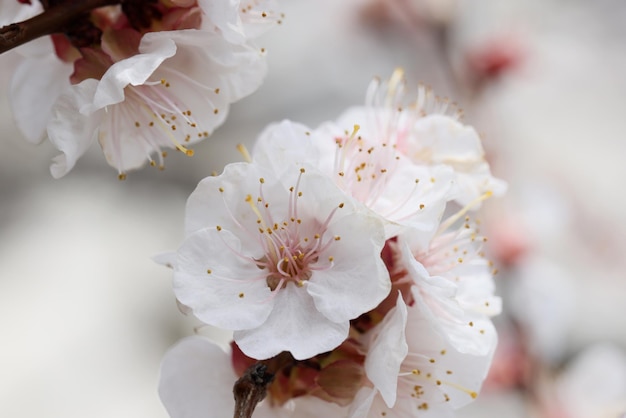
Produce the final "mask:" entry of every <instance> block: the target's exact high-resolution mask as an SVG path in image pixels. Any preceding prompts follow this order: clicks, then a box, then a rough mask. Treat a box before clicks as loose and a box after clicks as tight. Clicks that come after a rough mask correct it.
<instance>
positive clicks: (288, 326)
mask: <svg viewBox="0 0 626 418" xmlns="http://www.w3.org/2000/svg"><path fill="white" fill-rule="evenodd" d="M306 286H307V285H306V283H305V284H304V286H303V287H298V286H296V285H294V284H292V283H288V284H287V286H286V287H285V288H284V289H281V290H280V291H279V292H278V294H277V295H276V296H275V299H276V300H275V303H274V309H273V310H272V313H271V314H270V316H269V317H268V318H267V321H266V322H265V323H264V324H263V326H262V327H259V328H255V329H251V330H244V331H235V334H234V339H235V341H236V342H237V345H239V348H241V351H243V352H244V353H245V354H246V355H247V356H249V357H252V358H256V359H266V358H269V357H272V356H275V355H276V354H278V353H280V352H282V351H289V352H291V354H292V355H293V356H294V357H295V358H296V359H298V360H304V359H308V358H311V357H313V356H315V355H317V354H319V353H323V352H326V351H330V350H332V349H333V348H335V347H337V346H338V345H339V344H341V343H342V342H343V341H344V340H345V339H346V338H347V337H348V328H349V324H348V322H342V323H336V322H333V321H331V320H329V319H327V318H326V317H325V316H324V315H322V313H321V312H319V311H318V310H317V308H316V306H315V304H314V303H313V299H312V298H311V296H309V294H308V293H307V289H306Z"/></svg>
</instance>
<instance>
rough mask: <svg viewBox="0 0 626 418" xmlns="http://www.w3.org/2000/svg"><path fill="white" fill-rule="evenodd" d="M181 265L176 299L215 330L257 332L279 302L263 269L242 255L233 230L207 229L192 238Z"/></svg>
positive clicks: (184, 248) (180, 258) (186, 244)
mask: <svg viewBox="0 0 626 418" xmlns="http://www.w3.org/2000/svg"><path fill="white" fill-rule="evenodd" d="M236 253H237V254H239V255H237V254H236ZM225 255H226V256H225ZM175 266H176V267H175V271H174V293H175V294H176V298H177V299H178V300H179V301H180V302H181V303H183V304H184V305H187V306H189V307H191V308H192V309H193V313H194V315H195V316H196V317H198V319H200V320H201V321H203V322H205V323H207V324H209V325H213V326H217V327H221V328H226V329H231V330H235V329H248V328H254V327H258V326H260V325H261V324H263V323H264V322H265V320H266V319H267V317H268V315H269V314H270V312H271V310H272V307H273V305H274V302H275V301H274V300H273V299H272V298H271V297H270V294H271V292H270V289H269V287H268V286H267V283H266V280H265V278H264V277H260V276H261V275H260V273H261V270H259V269H258V268H257V267H256V264H254V262H251V261H250V259H249V256H248V255H246V254H245V253H241V245H240V241H239V239H238V238H237V237H236V236H235V235H233V234H232V233H231V232H230V231H227V230H222V231H221V232H218V231H217V230H216V229H214V228H212V229H202V230H199V231H197V232H196V233H194V234H193V235H191V236H189V237H187V239H185V241H184V242H183V244H182V246H181V247H180V249H179V250H178V258H177V260H176V265H175Z"/></svg>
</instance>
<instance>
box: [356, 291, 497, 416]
mask: <svg viewBox="0 0 626 418" xmlns="http://www.w3.org/2000/svg"><path fill="white" fill-rule="evenodd" d="M414 292H415V291H414ZM387 316H389V318H385V322H384V327H383V328H381V329H380V330H377V329H375V330H374V331H373V332H374V334H375V335H374V337H373V341H372V342H371V346H370V348H369V350H368V354H367V355H368V357H367V359H366V366H365V367H366V373H367V375H368V378H369V379H370V380H371V382H372V384H373V387H367V386H365V387H363V388H362V389H361V391H360V392H359V393H358V394H357V396H356V398H355V400H354V402H353V404H352V406H351V410H350V414H349V417H350V418H365V417H367V418H378V417H381V416H384V417H387V418H409V417H416V418H424V417H437V418H439V417H449V416H453V411H454V410H456V409H458V408H460V407H462V406H464V405H466V404H468V403H469V402H471V401H472V400H473V399H475V398H476V397H477V396H478V392H479V390H480V387H481V385H482V382H483V380H484V379H485V376H486V375H487V371H488V370H489V365H490V364H491V358H492V356H493V349H492V351H490V352H487V353H484V354H483V355H478V356H475V355H471V354H467V353H462V352H459V351H457V350H455V349H454V347H452V346H451V345H450V343H449V342H448V341H446V339H444V338H443V337H442V336H441V335H440V334H439V333H438V332H437V331H436V330H435V329H434V328H433V327H432V322H431V321H430V319H429V318H428V316H427V314H426V312H425V311H424V309H423V305H421V304H419V303H415V304H413V305H412V306H409V307H407V306H406V305H405V303H404V301H403V300H402V298H401V297H399V298H398V301H397V305H396V308H394V309H392V310H391V311H390V312H389V313H388V314H387ZM478 335H479V331H478V330H477V336H478ZM404 336H406V345H407V350H406V351H404V350H389V349H380V348H381V347H394V346H397V345H398V341H402V340H403V337H404ZM493 348H495V347H493ZM395 370H398V372H395V374H394V373H393V372H394V371H395ZM385 374H386V375H385Z"/></svg>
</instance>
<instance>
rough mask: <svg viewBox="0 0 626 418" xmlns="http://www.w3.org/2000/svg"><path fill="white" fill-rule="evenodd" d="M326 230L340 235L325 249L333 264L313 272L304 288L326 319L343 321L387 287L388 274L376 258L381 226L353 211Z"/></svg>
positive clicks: (372, 304) (371, 304)
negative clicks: (328, 267)
mask: <svg viewBox="0 0 626 418" xmlns="http://www.w3.org/2000/svg"><path fill="white" fill-rule="evenodd" d="M329 233H330V234H332V236H335V237H340V240H339V242H338V244H341V245H334V246H332V247H331V248H330V249H329V250H328V251H327V254H328V256H332V257H333V259H334V261H333V263H334V265H333V267H332V268H330V269H328V270H324V271H314V272H313V275H312V276H311V279H310V280H309V282H308V286H307V291H308V292H309V294H310V295H311V296H312V297H313V299H314V301H315V306H316V307H317V309H318V310H319V311H320V312H322V313H323V314H324V315H326V317H327V318H328V319H330V320H332V321H335V322H341V321H347V320H350V319H354V318H356V317H357V316H359V315H361V314H363V313H365V312H367V311H369V310H372V309H374V308H375V307H376V306H377V305H378V304H379V303H380V302H381V301H382V300H383V299H384V298H385V297H387V295H388V294H389V291H390V290H391V282H390V281H389V273H388V272H387V270H386V268H385V265H384V263H383V262H382V260H381V258H380V252H381V250H382V244H383V241H384V235H383V228H382V227H381V222H380V220H379V219H378V218H376V217H373V216H370V215H368V214H367V213H355V214H350V215H348V216H344V217H341V218H338V219H337V220H336V221H334V222H332V223H331V224H330V225H329Z"/></svg>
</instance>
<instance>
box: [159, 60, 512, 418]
mask: <svg viewBox="0 0 626 418" xmlns="http://www.w3.org/2000/svg"><path fill="white" fill-rule="evenodd" d="M407 101H408V100H407V99H406V93H405V83H404V80H403V77H402V73H401V71H397V72H396V73H394V75H393V76H392V77H391V79H390V80H388V81H386V82H381V81H379V80H375V81H374V82H373V83H372V85H371V86H370V88H369V90H368V93H367V105H366V106H364V107H356V108H351V109H349V110H348V111H346V112H345V113H344V114H343V115H342V116H341V117H340V118H339V119H338V120H337V121H336V122H329V123H325V124H323V125H322V126H320V127H319V128H317V129H315V130H312V129H309V128H307V127H305V126H303V125H300V124H297V123H293V122H290V121H284V122H281V123H278V124H274V125H271V126H269V127H268V128H267V129H266V130H265V131H264V132H263V133H262V134H261V135H260V137H259V139H258V141H257V143H256V145H255V148H254V150H253V152H252V154H251V155H250V156H249V161H248V162H243V163H234V164H230V165H228V166H226V168H225V169H224V172H223V173H222V174H221V175H219V176H212V177H208V178H205V179H204V180H202V181H201V182H200V184H199V185H198V187H197V188H196V190H195V191H194V192H193V193H192V195H191V196H190V198H189V200H188V203H187V209H186V225H185V239H184V242H183V243H182V245H181V246H180V248H179V249H178V251H177V252H175V253H171V254H168V255H164V256H161V257H160V260H159V261H160V262H162V263H163V264H166V265H168V266H169V267H171V268H173V270H174V291H175V294H176V298H177V299H178V301H179V303H180V304H181V305H182V306H183V307H184V309H185V310H188V311H190V312H193V314H194V315H195V316H196V317H197V318H198V319H200V320H201V321H203V322H204V323H206V324H209V325H212V326H215V327H220V328H223V329H227V330H232V331H233V332H234V333H233V339H234V341H233V342H232V343H231V350H230V354H229V353H225V352H224V351H222V350H221V349H220V348H219V347H218V346H217V345H215V344H214V343H213V342H211V341H210V340H209V339H206V338H204V337H199V336H195V337H191V338H187V339H185V340H183V341H181V342H179V343H178V344H177V345H176V346H175V347H173V348H172V349H171V350H170V352H169V353H168V354H167V355H166V357H165V359H164V361H163V365H162V370H161V382H160V395H161V398H162V401H163V403H164V404H165V406H166V408H167V410H168V411H169V413H170V415H171V416H172V417H173V418H182V417H198V418H200V417H204V416H207V414H208V413H209V411H212V414H211V415H212V416H227V415H229V414H232V410H233V407H234V400H233V398H232V394H231V388H232V386H233V383H234V382H235V381H236V380H237V378H238V376H241V375H242V374H243V373H244V371H245V370H246V369H247V368H248V367H249V366H251V365H252V364H254V363H256V362H257V361H259V360H263V361H264V363H265V364H268V365H271V366H272V368H273V369H275V370H276V377H275V380H274V381H273V382H272V383H271V385H270V386H269V388H268V396H267V398H266V399H265V400H264V401H263V402H262V403H260V404H259V406H258V408H257V409H256V411H255V415H254V416H255V417H319V416H333V417H351V418H356V417H368V418H374V417H398V418H401V417H402V418H406V417H427V416H435V417H446V416H451V415H452V414H453V412H454V410H455V409H458V408H459V407H461V406H463V405H465V404H467V403H469V402H471V401H472V400H473V399H474V398H476V396H477V393H478V391H479V390H480V386H481V384H482V381H483V379H484V378H485V376H486V374H487V371H488V369H489V365H490V363H491V358H492V355H493V352H494V349H495V346H496V341H497V335H496V333H495V330H494V327H493V325H492V323H491V320H490V317H491V316H493V315H496V314H498V313H499V311H500V299H499V298H498V297H496V296H494V283H493V275H494V274H495V271H494V269H493V266H492V264H491V263H490V262H489V261H488V260H487V259H486V258H485V255H484V253H483V245H484V244H483V243H484V241H486V238H484V237H483V236H482V235H481V233H480V230H479V223H478V222H477V221H473V220H472V219H471V218H470V216H467V215H468V214H469V213H472V212H474V211H475V210H476V209H478V208H479V207H480V206H481V202H482V201H483V200H485V199H486V198H488V197H489V196H491V195H494V194H496V195H497V194H501V193H503V192H504V189H505V187H506V186H505V185H504V183H502V182H501V181H500V180H497V179H495V178H493V177H492V175H491V173H490V170H489V166H488V164H487V162H486V161H485V159H484V152H483V150H482V146H481V142H480V138H479V136H478V135H477V133H476V131H475V130H474V129H473V128H472V127H470V126H466V125H464V124H463V123H462V122H461V121H460V117H461V113H460V111H459V110H458V109H457V108H456V107H455V106H454V105H452V104H449V103H448V102H446V101H444V100H440V99H439V98H436V97H435V96H434V95H433V93H432V91H431V90H430V89H427V88H425V87H422V86H420V87H419V88H418V91H417V97H416V100H415V101H413V102H411V103H406V102H407Z"/></svg>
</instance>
